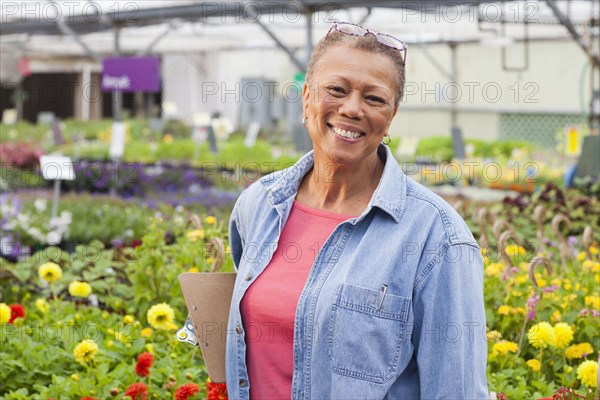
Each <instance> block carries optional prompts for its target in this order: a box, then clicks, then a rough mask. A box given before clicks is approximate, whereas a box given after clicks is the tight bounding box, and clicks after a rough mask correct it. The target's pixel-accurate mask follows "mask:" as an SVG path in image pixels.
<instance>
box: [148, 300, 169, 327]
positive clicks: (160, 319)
mask: <svg viewBox="0 0 600 400" xmlns="http://www.w3.org/2000/svg"><path fill="white" fill-rule="evenodd" d="M146 317H147V318H148V323H149V324H150V326H152V327H153V328H154V329H163V330H169V329H170V328H171V326H172V324H173V319H174V318H175V314H174V313H173V309H172V308H171V306H169V305H168V304H166V303H160V304H155V305H153V306H152V307H150V309H149V310H148V313H147V314H146Z"/></svg>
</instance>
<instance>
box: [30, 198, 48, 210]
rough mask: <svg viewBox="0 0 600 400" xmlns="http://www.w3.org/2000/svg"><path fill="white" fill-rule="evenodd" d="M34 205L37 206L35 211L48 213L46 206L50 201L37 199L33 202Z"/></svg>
mask: <svg viewBox="0 0 600 400" xmlns="http://www.w3.org/2000/svg"><path fill="white" fill-rule="evenodd" d="M33 205H34V206H35V209H36V210H38V211H39V212H44V211H46V206H47V205H48V201H47V200H46V199H35V201H34V202H33Z"/></svg>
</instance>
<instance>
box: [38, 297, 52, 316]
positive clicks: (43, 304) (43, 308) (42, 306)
mask: <svg viewBox="0 0 600 400" xmlns="http://www.w3.org/2000/svg"><path fill="white" fill-rule="evenodd" d="M35 306H36V307H37V309H38V310H40V312H41V313H42V314H46V313H47V312H48V311H50V304H48V302H47V301H46V300H45V299H37V300H36V301H35Z"/></svg>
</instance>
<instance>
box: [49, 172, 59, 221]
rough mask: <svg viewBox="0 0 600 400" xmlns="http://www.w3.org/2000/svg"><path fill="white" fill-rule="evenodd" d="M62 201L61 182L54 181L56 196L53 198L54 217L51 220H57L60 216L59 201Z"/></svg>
mask: <svg viewBox="0 0 600 400" xmlns="http://www.w3.org/2000/svg"><path fill="white" fill-rule="evenodd" d="M59 199H60V180H59V179H56V180H55V181H54V194H53V196H52V216H51V218H56V217H57V216H58V200H59Z"/></svg>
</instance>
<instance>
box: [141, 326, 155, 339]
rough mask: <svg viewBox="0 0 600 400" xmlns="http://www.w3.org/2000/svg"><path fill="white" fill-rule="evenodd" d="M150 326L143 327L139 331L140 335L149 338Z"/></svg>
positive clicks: (150, 333)
mask: <svg viewBox="0 0 600 400" xmlns="http://www.w3.org/2000/svg"><path fill="white" fill-rule="evenodd" d="M152 332H153V330H152V328H144V329H142V330H141V331H140V336H141V337H143V338H149V337H150V336H152Z"/></svg>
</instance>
